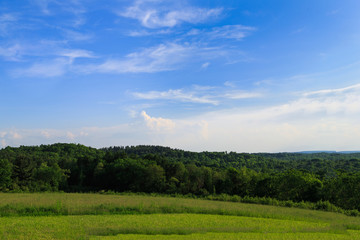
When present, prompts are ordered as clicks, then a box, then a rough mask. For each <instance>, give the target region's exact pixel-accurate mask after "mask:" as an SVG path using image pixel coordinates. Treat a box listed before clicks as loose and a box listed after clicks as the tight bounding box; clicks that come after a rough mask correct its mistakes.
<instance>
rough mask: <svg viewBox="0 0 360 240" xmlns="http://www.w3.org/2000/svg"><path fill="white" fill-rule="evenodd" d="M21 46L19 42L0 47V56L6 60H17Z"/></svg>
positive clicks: (19, 56)
mask: <svg viewBox="0 0 360 240" xmlns="http://www.w3.org/2000/svg"><path fill="white" fill-rule="evenodd" d="M21 51H22V47H21V46H20V45H19V44H14V45H13V46H11V47H7V48H4V47H0V56H2V57H4V58H5V59H6V60H8V61H19V60H20V58H21V55H22V54H21Z"/></svg>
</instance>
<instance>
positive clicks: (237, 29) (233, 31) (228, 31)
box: [207, 25, 256, 40]
mask: <svg viewBox="0 0 360 240" xmlns="http://www.w3.org/2000/svg"><path fill="white" fill-rule="evenodd" d="M255 30H256V28H254V27H249V26H243V25H226V26H222V27H217V28H213V29H212V30H211V31H210V32H207V35H209V36H210V37H212V38H227V39H235V40H242V39H243V38H245V37H246V36H248V35H249V34H250V33H251V32H253V31H255Z"/></svg>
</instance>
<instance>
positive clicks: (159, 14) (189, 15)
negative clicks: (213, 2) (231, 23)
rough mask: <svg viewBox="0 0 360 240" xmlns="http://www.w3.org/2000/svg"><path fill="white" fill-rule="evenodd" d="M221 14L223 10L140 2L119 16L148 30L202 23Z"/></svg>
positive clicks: (160, 2) (168, 3) (169, 3)
mask: <svg viewBox="0 0 360 240" xmlns="http://www.w3.org/2000/svg"><path fill="white" fill-rule="evenodd" d="M176 8H177V9H176ZM221 12H222V9H221V8H213V9H205V8H197V7H190V6H176V5H175V4H174V3H171V2H164V3H163V1H144V0H142V1H139V0H138V1H135V3H134V5H132V6H130V7H128V8H127V9H126V10H125V11H122V12H118V14H119V15H120V16H123V17H127V18H133V19H136V20H138V21H139V22H140V23H141V25H142V26H144V27H147V28H161V27H174V26H176V25H179V24H181V23H201V22H204V21H206V20H208V19H209V18H211V17H216V16H218V15H219V14H220V13H221Z"/></svg>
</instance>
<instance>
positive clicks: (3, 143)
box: [1, 139, 8, 147]
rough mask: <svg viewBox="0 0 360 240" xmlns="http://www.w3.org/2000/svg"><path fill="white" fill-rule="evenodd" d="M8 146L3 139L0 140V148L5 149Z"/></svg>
mask: <svg viewBox="0 0 360 240" xmlns="http://www.w3.org/2000/svg"><path fill="white" fill-rule="evenodd" d="M6 146H8V144H7V143H6V141H5V140H4V139H2V140H1V147H6Z"/></svg>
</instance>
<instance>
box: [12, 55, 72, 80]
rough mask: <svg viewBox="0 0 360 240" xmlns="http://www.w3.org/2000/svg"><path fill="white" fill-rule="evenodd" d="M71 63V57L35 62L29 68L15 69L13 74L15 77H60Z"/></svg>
mask: <svg viewBox="0 0 360 240" xmlns="http://www.w3.org/2000/svg"><path fill="white" fill-rule="evenodd" d="M69 65H70V62H69V59H66V58H57V59H54V60H51V61H46V62H45V61H44V62H39V63H34V64H33V65H31V66H30V67H29V68H25V69H15V70H13V71H12V74H13V76H15V77H21V76H29V77H58V76H61V75H64V74H65V73H66V72H67V68H68V66H69Z"/></svg>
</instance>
